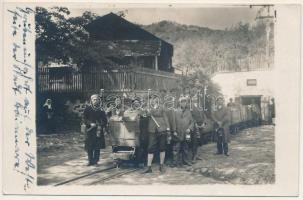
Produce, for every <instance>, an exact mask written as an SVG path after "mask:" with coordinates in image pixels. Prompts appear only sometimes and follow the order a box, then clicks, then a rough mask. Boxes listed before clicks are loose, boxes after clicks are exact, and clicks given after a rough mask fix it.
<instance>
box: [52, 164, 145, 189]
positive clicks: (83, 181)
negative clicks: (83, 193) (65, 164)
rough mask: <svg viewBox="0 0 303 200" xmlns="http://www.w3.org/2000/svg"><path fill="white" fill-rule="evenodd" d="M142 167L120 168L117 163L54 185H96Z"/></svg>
mask: <svg viewBox="0 0 303 200" xmlns="http://www.w3.org/2000/svg"><path fill="white" fill-rule="evenodd" d="M138 170H140V169H138V168H135V169H134V168H118V167H117V166H116V165H113V166H109V167H106V168H104V169H100V170H97V171H94V172H90V173H86V174H84V175H81V176H77V177H74V178H71V179H68V180H65V181H62V182H60V183H57V184H55V185H54V186H62V185H71V184H73V185H95V184H101V183H104V182H106V181H108V180H111V179H114V178H118V177H121V176H123V175H125V174H129V173H133V172H136V171H138Z"/></svg>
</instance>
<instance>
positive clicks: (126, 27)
mask: <svg viewBox="0 0 303 200" xmlns="http://www.w3.org/2000/svg"><path fill="white" fill-rule="evenodd" d="M85 28H86V30H87V31H88V32H89V33H90V36H91V37H92V38H94V39H96V40H111V41H116V40H141V41H142V40H151V41H161V43H162V46H166V47H167V48H168V49H171V50H170V51H173V46H172V45H171V44H169V43H168V42H166V41H164V40H162V39H160V38H158V37H157V36H155V35H153V34H151V33H150V32H148V31H146V30H144V29H142V28H141V27H140V26H139V25H136V24H133V23H131V22H129V21H127V20H125V19H124V18H122V17H120V16H118V15H116V14H114V13H109V14H107V15H104V16H101V17H98V18H97V19H95V20H94V21H92V22H91V23H90V24H88V25H87V26H86V27H85Z"/></svg>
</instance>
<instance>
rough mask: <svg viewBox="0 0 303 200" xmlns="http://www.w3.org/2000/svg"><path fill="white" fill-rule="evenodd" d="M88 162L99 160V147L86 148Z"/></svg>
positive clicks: (92, 162)
mask: <svg viewBox="0 0 303 200" xmlns="http://www.w3.org/2000/svg"><path fill="white" fill-rule="evenodd" d="M87 156H88V162H89V164H96V163H98V161H99V160H100V149H89V150H87Z"/></svg>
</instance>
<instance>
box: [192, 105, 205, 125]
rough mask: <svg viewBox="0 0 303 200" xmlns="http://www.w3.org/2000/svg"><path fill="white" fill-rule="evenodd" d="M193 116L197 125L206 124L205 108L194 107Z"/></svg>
mask: <svg viewBox="0 0 303 200" xmlns="http://www.w3.org/2000/svg"><path fill="white" fill-rule="evenodd" d="M200 109H201V110H200ZM191 114H192V116H193V119H194V121H195V122H196V123H198V124H201V123H203V122H205V118H206V116H205V113H204V111H203V108H197V107H196V106H194V107H193V109H192V111H191Z"/></svg>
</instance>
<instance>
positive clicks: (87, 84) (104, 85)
mask: <svg viewBox="0 0 303 200" xmlns="http://www.w3.org/2000/svg"><path fill="white" fill-rule="evenodd" d="M37 78H38V81H37V89H38V92H39V93H42V94H43V93H52V94H60V93H65V94H66V93H74V94H75V93H77V94H80V95H81V94H82V95H85V94H87V93H93V92H99V91H100V89H104V90H107V91H143V90H147V89H152V90H158V89H160V88H164V89H171V88H173V87H176V84H177V83H178V81H179V80H180V76H179V75H177V74H173V73H169V72H163V71H155V70H152V69H147V68H129V69H117V70H101V71H100V70H99V71H88V72H77V71H74V70H63V71H60V69H56V70H55V71H54V70H52V69H50V68H39V69H38V73H37Z"/></svg>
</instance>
